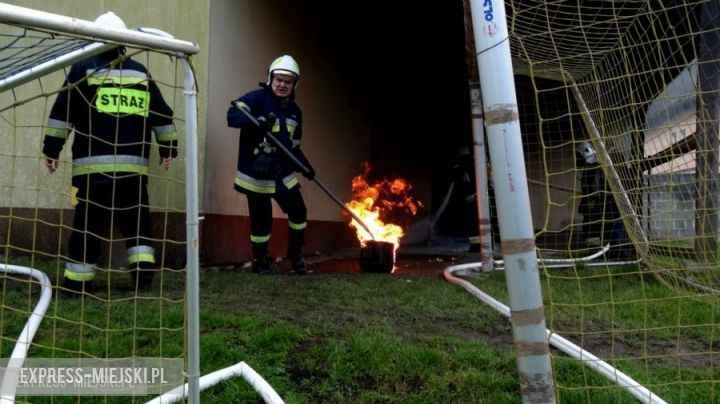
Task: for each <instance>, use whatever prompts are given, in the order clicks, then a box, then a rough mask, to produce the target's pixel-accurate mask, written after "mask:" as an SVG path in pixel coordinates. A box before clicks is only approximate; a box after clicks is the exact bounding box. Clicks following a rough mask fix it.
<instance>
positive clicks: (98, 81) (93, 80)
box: [87, 76, 148, 87]
mask: <svg viewBox="0 0 720 404" xmlns="http://www.w3.org/2000/svg"><path fill="white" fill-rule="evenodd" d="M87 82H88V84H89V85H91V86H101V85H103V84H105V83H107V84H115V85H119V86H135V85H141V86H145V87H147V85H148V83H147V78H143V77H128V76H122V77H116V76H103V77H99V76H92V77H89V78H88V80H87Z"/></svg>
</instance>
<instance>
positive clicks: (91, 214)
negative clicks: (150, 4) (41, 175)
mask: <svg viewBox="0 0 720 404" xmlns="http://www.w3.org/2000/svg"><path fill="white" fill-rule="evenodd" d="M95 22H96V23H98V24H102V25H106V26H111V27H116V28H126V27H125V23H124V22H123V21H122V20H121V19H120V18H119V17H117V16H116V15H115V14H113V13H106V14H103V15H102V16H100V17H98V18H97V19H96V20H95ZM123 54H124V48H123V47H118V48H116V49H113V50H110V51H107V52H105V53H103V54H101V55H98V56H94V57H92V58H90V59H87V60H84V61H82V62H79V63H76V64H75V65H73V66H72V67H71V69H70V72H69V73H68V75H67V77H66V79H65V82H64V84H63V89H62V90H61V91H60V92H59V93H58V96H57V99H56V100H55V103H54V104H53V106H52V109H51V111H50V115H49V118H48V123H47V128H46V132H45V138H44V145H43V151H42V152H43V154H44V155H45V158H44V162H45V165H46V166H47V168H48V170H49V171H50V172H51V173H52V172H54V171H55V170H56V169H57V163H58V157H59V155H60V152H61V151H62V149H63V146H64V145H65V142H66V141H67V139H68V136H69V135H70V133H71V132H73V131H74V133H75V138H74V141H73V145H72V158H73V160H72V163H73V164H72V185H73V193H74V194H75V195H76V197H74V198H73V204H75V203H77V204H76V205H75V215H74V220H73V230H72V233H71V235H70V241H69V245H68V254H69V257H68V260H67V261H66V263H65V273H64V281H63V287H64V288H65V290H64V291H65V292H66V293H67V292H70V293H71V294H73V295H77V294H76V293H77V292H89V291H91V285H92V280H93V279H94V278H95V265H96V264H97V261H98V259H99V255H100V245H101V237H106V236H108V235H110V236H111V235H112V232H113V226H117V227H118V228H119V230H120V231H121V233H122V235H123V237H124V238H125V239H126V242H125V244H126V247H127V254H128V255H127V260H128V264H129V266H130V268H131V271H132V274H133V279H134V281H135V287H136V288H144V287H146V286H148V285H149V284H150V283H151V282H152V278H153V275H154V272H155V271H156V268H157V267H156V260H155V250H154V248H153V247H152V243H151V240H152V238H151V234H150V220H149V219H150V218H149V203H148V193H147V182H148V176H147V174H148V168H149V158H150V146H151V143H152V133H153V132H154V133H155V140H156V141H157V143H158V144H159V151H160V163H161V164H162V165H163V166H164V168H165V169H167V168H168V167H169V164H170V160H171V159H172V158H173V157H175V156H176V155H177V133H176V129H175V125H174V124H173V119H172V116H173V111H172V109H171V108H170V107H169V106H168V105H167V104H166V103H165V101H164V100H163V97H162V94H161V93H160V89H159V88H158V86H157V84H156V83H155V82H154V81H153V80H152V79H151V77H150V74H149V73H148V71H147V69H146V68H145V66H143V65H142V64H140V63H138V62H136V61H134V60H131V59H129V58H123Z"/></svg>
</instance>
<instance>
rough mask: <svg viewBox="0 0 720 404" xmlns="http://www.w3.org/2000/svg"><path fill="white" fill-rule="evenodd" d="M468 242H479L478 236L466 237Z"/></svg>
mask: <svg viewBox="0 0 720 404" xmlns="http://www.w3.org/2000/svg"><path fill="white" fill-rule="evenodd" d="M468 241H469V242H470V244H480V236H472V237H468Z"/></svg>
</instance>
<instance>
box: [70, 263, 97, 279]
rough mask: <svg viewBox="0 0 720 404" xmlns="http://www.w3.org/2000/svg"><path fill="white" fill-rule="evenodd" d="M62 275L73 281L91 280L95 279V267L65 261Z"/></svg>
mask: <svg viewBox="0 0 720 404" xmlns="http://www.w3.org/2000/svg"><path fill="white" fill-rule="evenodd" d="M64 276H65V277H66V278H68V279H71V280H73V281H80V282H85V281H91V280H93V279H95V268H94V267H93V266H92V265H90V264H78V263H75V262H66V263H65V273H64Z"/></svg>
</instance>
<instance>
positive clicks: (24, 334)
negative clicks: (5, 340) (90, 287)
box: [0, 264, 52, 403]
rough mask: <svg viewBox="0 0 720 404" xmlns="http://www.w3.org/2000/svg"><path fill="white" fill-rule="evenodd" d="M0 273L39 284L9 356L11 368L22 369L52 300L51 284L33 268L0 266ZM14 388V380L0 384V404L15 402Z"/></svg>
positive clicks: (3, 381)
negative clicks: (21, 277) (27, 317)
mask: <svg viewBox="0 0 720 404" xmlns="http://www.w3.org/2000/svg"><path fill="white" fill-rule="evenodd" d="M0 272H4V273H9V274H15V275H27V276H30V277H31V278H33V279H35V280H36V281H38V282H40V287H41V291H40V299H39V300H38V302H37V304H36V305H35V308H34V309H33V312H32V313H31V314H30V318H29V319H28V321H27V322H26V323H25V327H23V329H22V331H21V332H20V336H19V337H18V339H17V342H16V343H15V348H13V351H12V353H11V354H10V361H11V362H10V363H12V365H13V367H16V366H17V367H22V364H23V363H24V362H25V357H26V356H27V353H28V350H29V349H30V344H31V343H32V340H33V338H34V337H35V333H36V332H37V330H38V327H39V326H40V322H41V321H42V319H43V317H44V316H45V312H46V311H47V308H48V306H49V305H50V300H51V299H52V283H51V282H50V278H48V276H47V275H45V273H44V272H42V271H39V270H37V269H34V268H28V267H22V266H17V265H7V264H0ZM11 383H12V385H11ZM15 388H16V386H15V381H14V380H10V378H9V377H8V378H7V379H4V380H2V381H1V384H0V391H2V392H3V393H2V396H1V397H0V402H3V403H5V402H10V403H12V402H15ZM8 392H9V393H8Z"/></svg>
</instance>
